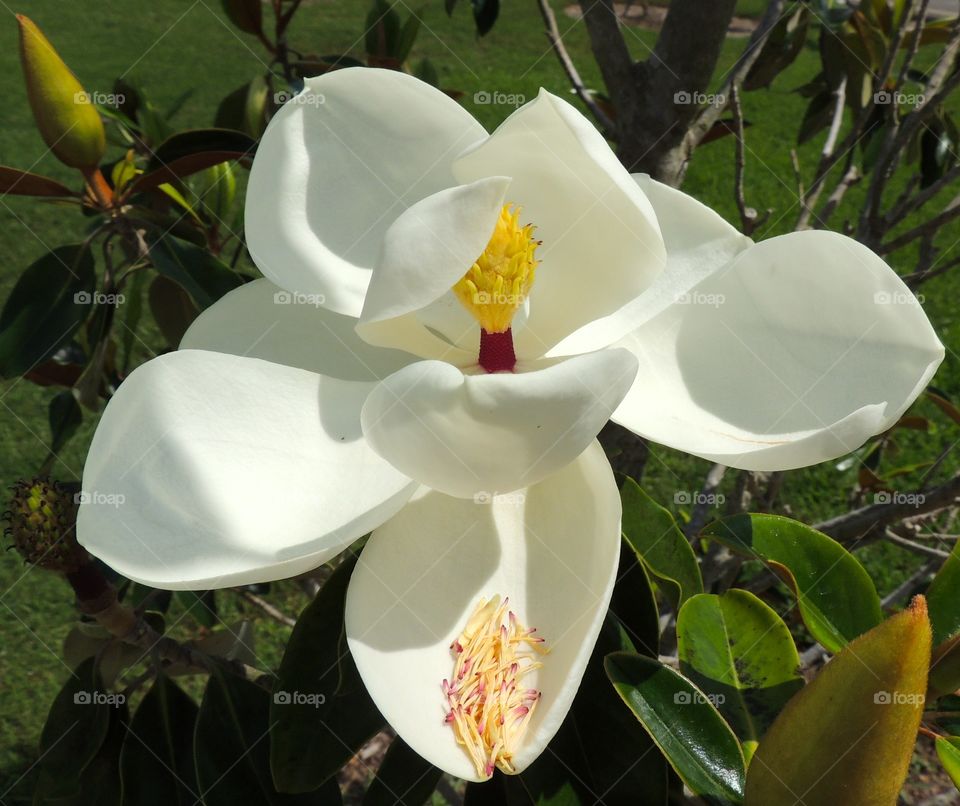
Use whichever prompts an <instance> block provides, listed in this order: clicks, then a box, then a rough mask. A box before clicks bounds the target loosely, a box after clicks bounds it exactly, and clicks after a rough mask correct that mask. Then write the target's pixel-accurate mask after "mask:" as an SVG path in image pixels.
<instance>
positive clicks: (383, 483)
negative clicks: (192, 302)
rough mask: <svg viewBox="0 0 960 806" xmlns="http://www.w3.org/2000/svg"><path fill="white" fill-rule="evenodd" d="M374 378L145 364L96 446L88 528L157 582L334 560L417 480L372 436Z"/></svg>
mask: <svg viewBox="0 0 960 806" xmlns="http://www.w3.org/2000/svg"><path fill="white" fill-rule="evenodd" d="M371 386H372V384H370V383H356V382H348V381H341V380H336V379H332V378H325V377H323V376H321V375H316V374H314V373H312V372H306V371H305V370H301V369H293V368H291V367H284V366H281V365H279V364H271V363H269V362H267V361H261V360H259V359H255V358H239V357H237V356H232V355H225V354H223V353H211V352H203V351H199V350H182V351H178V352H174V353H169V354H167V355H164V356H160V357H159V358H155V359H153V360H152V361H149V362H147V363H146V364H144V365H142V366H141V367H138V368H137V369H136V370H135V371H134V372H133V373H131V374H130V377H128V378H127V379H126V380H125V381H124V382H123V384H122V385H121V386H120V388H119V390H118V391H117V393H116V395H114V397H113V399H112V400H111V401H110V403H109V404H108V405H107V408H106V410H105V411H104V414H103V418H102V419H101V421H100V425H99V427H98V428H97V432H96V434H95V435H94V438H93V444H92V445H91V446H90V453H89V455H88V456H87V461H86V466H85V467H84V473H83V489H84V493H85V494H86V495H87V498H88V501H89V502H88V503H83V504H82V505H81V507H80V514H79V516H78V519H77V536H78V538H79V540H80V542H81V543H82V544H83V545H84V546H85V547H86V548H87V549H88V550H89V551H90V552H91V553H93V554H95V555H96V556H97V557H99V558H100V559H102V560H103V561H104V562H106V563H107V564H108V565H110V566H111V567H112V568H114V569H116V570H117V571H119V572H120V573H121V574H123V575H125V576H128V577H130V578H131V579H135V580H137V581H140V582H144V583H146V584H148V585H154V586H156V587H159V588H171V589H196V588H215V587H226V586H230V585H240V584H246V583H250V582H262V581H267V580H271V579H281V578H283V577H289V576H293V575H295V574H298V573H302V572H304V571H307V570H309V569H311V568H314V567H316V566H317V565H319V564H321V563H323V562H325V561H326V560H327V559H329V558H330V557H331V556H333V555H334V554H336V553H337V552H339V551H341V550H342V549H343V548H344V547H346V546H347V545H349V544H350V543H351V542H353V541H354V540H355V539H356V538H358V537H361V536H362V535H364V534H365V533H366V532H368V531H369V530H371V529H373V528H374V527H376V526H378V525H380V524H381V523H382V522H383V521H384V520H386V519H387V518H389V517H390V516H391V515H393V514H394V513H395V512H396V511H397V510H399V509H400V508H401V507H402V506H403V504H404V502H405V501H406V500H407V498H409V496H410V495H411V494H412V492H413V490H414V489H415V485H414V484H413V483H412V482H410V481H409V479H407V478H406V477H404V476H402V475H401V474H400V473H399V472H397V471H396V470H394V469H393V468H392V467H391V466H390V465H388V464H387V463H386V462H384V461H383V460H382V459H380V457H378V456H377V455H376V454H375V453H373V451H371V450H370V448H369V447H368V446H367V444H366V442H365V441H364V439H363V435H362V434H361V432H360V418H359V412H360V406H361V405H362V403H363V400H364V398H365V396H366V394H367V392H368V390H369V389H370V387H371Z"/></svg>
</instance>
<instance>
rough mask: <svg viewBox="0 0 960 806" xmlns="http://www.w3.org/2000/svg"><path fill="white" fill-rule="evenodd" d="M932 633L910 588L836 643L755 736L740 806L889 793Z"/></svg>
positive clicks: (866, 805) (899, 775)
mask: <svg viewBox="0 0 960 806" xmlns="http://www.w3.org/2000/svg"><path fill="white" fill-rule="evenodd" d="M930 643H931V634H930V621H929V619H928V618H927V603H926V600H925V599H924V598H923V597H922V596H917V597H915V598H914V600H913V601H912V602H911V603H910V606H909V607H908V608H907V609H906V610H903V611H902V612H900V613H897V614H896V615H894V616H891V617H890V618H889V619H887V620H886V621H884V622H883V623H882V624H879V625H878V626H876V627H874V628H873V629H872V630H870V631H869V632H867V633H864V634H863V635H861V636H860V637H859V638H857V639H856V640H855V641H852V642H851V643H850V644H848V645H847V646H846V647H844V648H843V649H842V650H840V652H839V653H837V655H836V657H835V658H834V659H833V660H832V661H830V663H828V664H827V665H826V666H825V667H824V668H823V669H822V670H821V671H820V673H819V674H818V675H817V676H816V677H815V678H814V679H813V682H811V683H810V684H809V685H807V686H806V687H805V688H803V689H801V690H800V691H799V692H798V693H797V694H796V696H794V697H793V699H791V700H790V701H789V702H788V703H787V705H786V707H785V708H784V709H783V711H781V712H780V715H779V716H778V717H777V719H776V721H775V722H774V723H773V725H772V726H771V727H770V730H769V731H767V733H766V735H765V736H764V737H763V738H762V739H761V740H760V746H759V747H758V748H757V751H756V753H755V754H754V756H753V759H752V760H751V761H750V766H749V767H748V769H747V785H746V798H745V800H744V804H745V806H771V805H772V804H776V803H803V804H804V806H821V804H823V806H827V804H830V806H833V804H838V803H849V804H857V806H890V804H892V803H895V802H896V801H897V797H898V794H899V792H900V788H901V787H902V786H903V782H904V780H905V779H906V777H907V768H908V766H909V764H910V757H911V755H912V753H913V747H914V743H915V742H916V738H917V728H918V727H919V725H920V717H921V715H922V713H923V704H924V693H925V692H926V690H927V672H928V669H929V667H930Z"/></svg>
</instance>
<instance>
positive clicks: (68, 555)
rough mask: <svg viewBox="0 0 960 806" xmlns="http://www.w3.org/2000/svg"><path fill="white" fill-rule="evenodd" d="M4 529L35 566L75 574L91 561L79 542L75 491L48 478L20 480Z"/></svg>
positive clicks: (21, 553) (24, 557)
mask: <svg viewBox="0 0 960 806" xmlns="http://www.w3.org/2000/svg"><path fill="white" fill-rule="evenodd" d="M12 489H13V496H12V497H11V499H10V508H9V509H8V510H7V511H6V512H4V513H3V518H4V520H6V521H7V523H8V524H9V526H8V527H7V528H6V529H5V530H4V532H5V534H6V535H7V537H10V538H12V539H13V547H14V548H15V549H16V550H17V551H18V552H19V553H20V555H21V556H22V557H23V559H24V560H26V561H27V562H28V563H30V564H31V565H39V566H40V567H41V568H47V569H49V570H51V571H61V572H63V573H71V572H72V571H76V570H77V569H78V568H79V567H80V566H82V565H84V564H85V563H87V562H88V561H89V555H87V552H86V551H84V549H83V548H82V547H81V546H80V545H79V544H78V543H77V537H76V524H77V503H76V501H75V497H74V495H73V493H71V492H70V491H69V490H68V489H67V488H66V486H65V485H63V484H60V483H59V482H51V481H49V480H48V479H32V480H30V481H18V482H17V483H16V484H14V485H13V488H12Z"/></svg>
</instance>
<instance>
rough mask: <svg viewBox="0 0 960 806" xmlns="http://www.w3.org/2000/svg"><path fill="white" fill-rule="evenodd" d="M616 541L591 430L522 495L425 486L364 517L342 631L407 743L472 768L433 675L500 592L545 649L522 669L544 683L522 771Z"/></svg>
mask: <svg viewBox="0 0 960 806" xmlns="http://www.w3.org/2000/svg"><path fill="white" fill-rule="evenodd" d="M619 552H620V496H619V493H618V491H617V486H616V484H615V482H614V480H613V474H612V472H611V470H610V464H609V462H607V459H606V457H605V456H604V454H603V450H602V449H601V448H600V446H599V444H598V443H596V442H594V443H593V444H592V445H591V446H590V447H589V448H587V450H586V451H585V452H584V453H583V454H582V455H581V456H580V457H579V458H578V459H577V460H576V461H575V462H573V463H571V464H569V465H567V466H566V467H565V468H564V469H563V470H561V471H560V472H558V473H556V474H554V475H552V476H550V477H549V478H548V479H545V480H544V481H542V482H540V484H537V485H536V486H534V487H530V488H528V489H526V490H525V491H523V494H522V495H521V494H515V495H512V496H505V497H501V498H494V499H493V500H492V501H490V502H488V503H486V504H483V505H479V504H475V503H473V502H471V501H468V500H464V499H462V498H450V497H448V496H445V495H442V494H440V493H437V492H434V491H430V490H427V489H425V488H424V489H423V490H421V491H420V492H418V493H417V495H416V496H415V497H414V498H413V499H412V500H411V501H410V503H409V504H408V505H407V506H406V507H405V508H404V509H403V510H402V511H401V512H400V513H399V514H398V515H397V516H396V517H394V518H392V519H391V520H390V521H389V522H387V523H385V524H384V525H383V526H382V527H380V528H379V529H377V530H376V531H374V533H373V535H372V537H371V538H370V541H369V542H368V543H367V545H366V547H365V548H364V550H363V553H362V554H361V555H360V560H359V562H358V563H357V567H356V569H355V570H354V572H353V577H352V579H351V580H350V587H349V589H348V591H347V601H346V632H347V641H348V642H349V645H350V651H351V653H352V654H353V658H354V660H355V661H356V663H357V668H358V669H359V670H360V675H361V676H362V677H363V681H364V684H365V685H366V687H367V690H368V691H369V692H370V696H371V697H372V698H373V701H374V702H375V703H376V705H377V707H378V708H379V709H380V712H381V713H382V714H383V715H384V717H386V719H387V721H388V722H389V723H390V724H391V725H392V726H393V728H394V729H395V730H396V731H397V733H398V734H399V735H400V736H401V737H403V740H404V741H405V742H406V743H407V744H409V745H410V747H412V748H413V749H414V750H415V751H416V752H417V753H419V754H420V755H421V756H423V757H424V758H425V759H427V760H428V761H429V762H431V763H432V764H434V765H436V766H437V767H439V768H440V769H442V770H445V771H446V772H448V773H450V774H451V775H456V776H458V777H460V778H465V779H467V780H472V781H476V780H480V777H479V776H478V775H477V772H476V769H475V768H474V766H473V764H472V762H471V761H470V759H469V757H468V756H467V753H466V752H465V751H464V749H463V748H462V747H459V746H458V745H457V744H456V742H455V739H454V734H453V729H452V728H451V727H450V726H448V725H445V724H444V723H443V717H444V713H445V711H444V696H443V693H442V689H441V681H442V680H443V679H444V678H445V677H450V675H451V672H452V670H453V656H452V654H451V651H450V644H451V643H452V642H453V640H454V639H455V638H457V637H458V636H459V634H460V633H461V631H462V630H463V628H464V627H465V626H466V621H467V619H468V617H469V616H470V614H471V612H472V611H473V609H474V607H475V606H476V605H477V603H478V601H479V600H480V599H481V598H488V599H489V598H490V597H491V596H493V595H495V594H500V595H502V596H508V597H509V598H510V603H511V609H513V610H514V611H515V612H516V614H517V617H518V618H519V619H520V621H521V622H522V623H524V624H526V625H528V626H533V627H536V628H537V630H538V633H539V634H540V635H541V636H543V637H544V638H545V639H546V642H547V644H546V645H547V646H548V647H549V650H550V651H549V653H548V654H547V655H545V656H543V658H542V659H543V664H544V665H543V668H542V669H539V670H537V671H535V672H532V673H531V674H532V675H536V677H535V678H534V677H531V678H530V681H531V685H532V686H533V687H535V688H537V689H538V690H539V691H541V692H542V695H543V696H542V698H541V700H540V702H539V703H538V705H537V708H536V710H535V711H534V715H533V718H532V721H531V723H530V726H529V729H528V731H527V733H526V735H525V737H524V738H523V740H522V742H521V744H520V746H519V748H518V750H517V752H516V755H515V757H514V760H515V762H516V766H517V768H518V769H519V770H521V771H522V770H523V769H524V768H526V767H527V766H528V765H529V764H530V763H531V762H533V761H534V760H535V759H536V758H537V756H538V755H540V753H541V752H543V750H544V748H545V747H546V746H547V744H548V743H549V741H550V739H551V738H552V737H553V735H554V734H555V733H556V732H557V729H558V728H559V727H560V723H561V722H562V721H563V718H564V717H565V716H566V714H567V712H568V711H569V709H570V705H571V703H572V702H573V698H574V695H575V694H576V692H577V688H578V687H579V685H580V680H581V678H582V677H583V672H584V669H585V668H586V664H587V660H588V659H589V657H590V653H591V651H592V650H593V646H594V644H595V643H596V640H597V634H598V633H599V631H600V627H601V624H602V623H603V618H604V616H605V614H606V611H607V606H608V605H609V602H610V594H611V593H612V591H613V584H614V582H615V580H616V571H617V563H618V559H619ZM524 680H525V681H526V680H527V678H524Z"/></svg>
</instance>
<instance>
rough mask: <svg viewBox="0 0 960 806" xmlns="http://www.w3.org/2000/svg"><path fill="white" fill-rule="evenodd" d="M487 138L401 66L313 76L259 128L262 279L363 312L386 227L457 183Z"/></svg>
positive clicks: (254, 183) (256, 241)
mask: <svg viewBox="0 0 960 806" xmlns="http://www.w3.org/2000/svg"><path fill="white" fill-rule="evenodd" d="M485 136H486V132H485V131H484V129H483V127H482V126H480V124H479V123H477V122H476V121H475V120H474V119H473V117H472V116H471V115H470V114H469V113H468V112H466V111H465V110H464V109H463V108H462V107H461V106H460V105H459V104H457V102H456V101H454V100H452V99H451V98H450V97H449V96H447V95H445V94H444V93H442V92H440V91H439V90H437V89H435V88H434V87H431V86H430V85H429V84H426V83H424V82H423V81H419V80H418V79H415V78H413V77H411V76H408V75H406V74H404V73H401V72H397V71H393V70H379V69H374V68H367V67H364V68H359V67H358V68H348V69H344V70H335V71H333V72H331V73H327V74H325V75H323V76H320V77H318V78H312V79H307V82H306V87H305V89H304V90H303V92H302V93H300V94H299V95H297V96H295V97H294V98H292V99H291V100H290V101H288V102H287V103H286V104H284V106H283V107H282V108H281V109H280V111H279V112H278V113H277V114H276V116H275V117H274V118H273V120H272V121H270V125H269V126H268V127H267V130H266V132H265V133H264V135H263V138H262V140H261V141H260V145H259V147H258V149H257V156H256V158H255V159H254V162H253V168H252V170H251V172H250V184H249V186H248V188H247V202H246V215H245V227H246V235H247V246H248V247H249V249H250V254H251V256H252V257H253V260H254V262H255V263H256V264H257V266H258V267H259V268H260V271H262V272H263V274H264V275H265V276H266V277H269V278H270V279H271V280H273V281H274V282H275V283H277V285H280V286H282V287H283V288H286V289H287V290H288V291H299V292H302V293H307V294H322V295H324V297H325V303H324V304H325V306H326V307H328V308H330V309H331V310H333V311H336V312H337V313H343V314H347V315H349V316H359V315H360V311H361V308H362V307H363V297H364V294H365V293H366V290H367V284H368V283H369V281H370V270H371V268H372V267H373V264H374V261H375V260H376V257H377V254H378V253H379V250H380V243H381V240H382V238H383V235H384V233H385V232H386V231H387V228H388V227H389V226H390V224H392V223H393V221H394V219H396V218H397V216H398V215H399V214H400V213H401V212H403V210H404V209H406V208H407V207H408V206H410V205H411V204H413V203H415V202H417V201H419V200H420V199H422V198H424V197H426V196H429V195H430V194H431V193H435V192H437V191H438V190H441V189H443V188H445V187H449V186H450V185H454V184H457V183H456V181H455V180H454V178H453V177H452V175H451V173H450V166H451V163H452V162H453V159H454V158H455V157H456V155H457V154H458V153H459V152H460V151H461V150H462V149H463V148H465V147H467V146H469V145H470V144H471V143H474V142H476V141H478V140H479V139H481V138H483V137H485Z"/></svg>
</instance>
